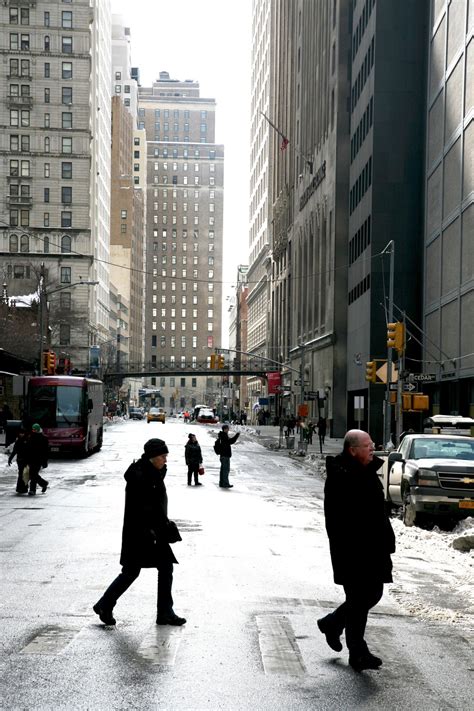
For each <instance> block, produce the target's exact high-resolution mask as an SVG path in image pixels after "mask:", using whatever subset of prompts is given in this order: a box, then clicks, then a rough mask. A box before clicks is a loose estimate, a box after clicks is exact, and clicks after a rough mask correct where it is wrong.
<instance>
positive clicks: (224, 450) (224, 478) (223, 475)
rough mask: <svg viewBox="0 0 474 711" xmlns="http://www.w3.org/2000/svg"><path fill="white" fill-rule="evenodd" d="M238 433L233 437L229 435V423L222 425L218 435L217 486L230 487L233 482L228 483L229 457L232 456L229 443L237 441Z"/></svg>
mask: <svg viewBox="0 0 474 711" xmlns="http://www.w3.org/2000/svg"><path fill="white" fill-rule="evenodd" d="M239 435H240V432H237V433H236V434H235V435H234V436H233V437H229V425H222V431H221V432H219V435H218V440H219V443H220V458H221V469H220V473H219V486H220V487H221V488H222V489H232V487H233V484H229V472H230V458H231V457H232V447H231V445H232V444H234V442H236V441H237V439H238V438H239Z"/></svg>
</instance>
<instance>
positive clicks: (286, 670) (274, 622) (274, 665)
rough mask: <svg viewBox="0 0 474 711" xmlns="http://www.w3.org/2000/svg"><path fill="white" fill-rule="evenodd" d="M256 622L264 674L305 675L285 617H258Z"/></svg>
mask: <svg viewBox="0 0 474 711" xmlns="http://www.w3.org/2000/svg"><path fill="white" fill-rule="evenodd" d="M256 622H257V629H258V641H259V645H260V652H261V655H262V662H263V668H264V670H265V674H286V675H288V676H301V675H302V674H305V673H306V667H305V665H304V662H303V659H302V656H301V652H300V649H299V647H298V644H297V642H296V639H295V634H294V632H293V628H292V626H291V623H290V621H289V619H288V618H287V617H285V616H276V615H260V616H257V618H256Z"/></svg>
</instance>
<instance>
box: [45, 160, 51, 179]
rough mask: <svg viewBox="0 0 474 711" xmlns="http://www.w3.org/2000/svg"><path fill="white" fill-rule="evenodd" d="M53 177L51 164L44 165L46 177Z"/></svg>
mask: <svg viewBox="0 0 474 711" xmlns="http://www.w3.org/2000/svg"><path fill="white" fill-rule="evenodd" d="M50 175H51V164H50V163H45V164H44V177H45V178H49V177H50Z"/></svg>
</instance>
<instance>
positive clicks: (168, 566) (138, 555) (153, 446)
mask: <svg viewBox="0 0 474 711" xmlns="http://www.w3.org/2000/svg"><path fill="white" fill-rule="evenodd" d="M167 455H168V447H167V446H166V443H165V442H164V441H163V440H162V439H150V440H148V442H146V443H145V445H144V452H143V454H142V456H141V458H140V459H139V460H138V461H137V462H133V464H131V465H130V466H129V468H128V469H127V471H126V472H125V475H124V476H125V481H126V482H127V484H126V487H125V513H124V519H123V532H122V552H121V556H120V564H121V565H122V572H121V573H120V575H118V576H117V578H115V580H114V581H113V582H112V583H111V584H110V585H109V587H108V588H107V590H106V591H105V593H104V594H103V595H102V597H101V598H100V600H99V601H98V602H96V604H95V605H94V606H93V610H94V612H95V613H96V614H97V615H99V618H100V620H101V621H102V622H103V623H104V625H115V618H114V616H113V614H112V611H113V608H114V606H115V604H116V602H117V600H118V598H119V597H120V596H121V595H123V593H124V592H125V591H126V590H127V589H128V588H129V587H130V585H131V584H132V583H133V581H134V580H136V578H138V576H139V575H140V571H141V569H142V568H157V570H158V595H157V617H156V624H157V625H177V626H180V625H184V623H185V622H186V620H185V618H184V617H178V615H176V614H175V612H174V610H173V597H172V594H171V588H172V584H173V563H177V562H178V561H177V560H176V558H175V557H174V555H173V551H172V550H171V547H170V545H169V544H170V543H176V541H180V540H181V536H180V535H179V531H178V529H177V526H176V524H175V523H173V521H170V520H169V519H168V495H167V493H166V486H165V482H164V479H165V476H166V459H167Z"/></svg>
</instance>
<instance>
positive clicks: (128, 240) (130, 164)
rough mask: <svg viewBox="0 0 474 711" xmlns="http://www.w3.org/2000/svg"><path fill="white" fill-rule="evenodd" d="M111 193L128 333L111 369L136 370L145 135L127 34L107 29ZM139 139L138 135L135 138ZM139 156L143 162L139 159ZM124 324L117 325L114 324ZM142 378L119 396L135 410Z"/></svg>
mask: <svg viewBox="0 0 474 711" xmlns="http://www.w3.org/2000/svg"><path fill="white" fill-rule="evenodd" d="M111 81H112V90H113V93H114V96H113V98H112V169H111V173H112V188H111V232H110V261H111V266H110V281H111V284H113V285H114V287H115V288H116V289H117V293H118V295H120V297H121V299H123V300H124V301H125V302H126V304H127V310H126V312H125V311H124V312H123V315H124V316H125V315H126V316H127V319H126V321H127V329H126V332H125V329H124V328H118V329H117V327H116V324H113V325H112V326H111V332H112V330H115V331H116V334H115V335H116V348H115V350H116V356H117V357H116V364H117V365H120V368H121V369H124V368H125V369H127V368H130V369H131V370H140V369H141V367H142V365H143V360H144V311H145V307H144V301H145V300H144V287H145V278H144V256H145V237H146V234H145V205H146V172H145V171H144V170H143V168H144V165H145V155H146V148H145V135H144V134H145V132H144V131H141V132H139V131H138V129H137V124H138V81H137V80H136V79H135V78H134V77H133V76H132V66H131V55H130V30H129V28H128V27H125V26H124V24H123V20H122V18H121V16H119V15H114V16H113V23H112V76H111ZM140 134H141V135H140ZM141 156H143V158H142V160H140V157H141ZM122 320H123V321H125V319H118V323H121V321H122ZM141 384H142V383H141V378H134V379H130V378H127V379H126V381H125V382H124V383H123V384H122V394H125V391H126V395H128V396H129V397H130V400H131V401H132V402H133V403H135V404H137V405H138V402H139V392H138V391H139V389H140V387H141Z"/></svg>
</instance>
